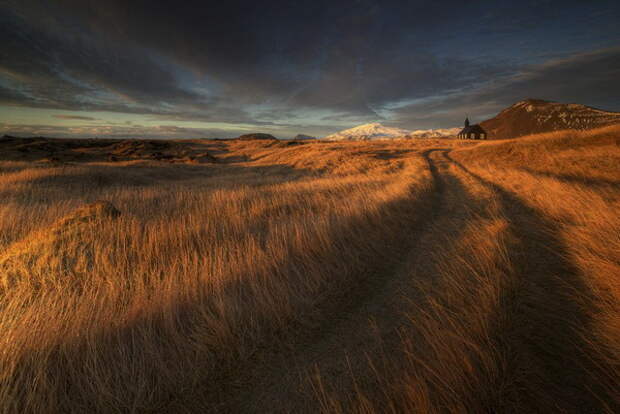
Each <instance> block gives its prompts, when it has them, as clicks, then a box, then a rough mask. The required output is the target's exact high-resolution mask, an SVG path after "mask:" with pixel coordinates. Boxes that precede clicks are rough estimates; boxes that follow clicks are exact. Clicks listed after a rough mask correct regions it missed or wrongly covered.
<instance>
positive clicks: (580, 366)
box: [210, 149, 600, 413]
mask: <svg viewBox="0 0 620 414" xmlns="http://www.w3.org/2000/svg"><path fill="white" fill-rule="evenodd" d="M449 152H450V151H449V150H448V149H432V150H429V151H426V152H424V153H423V156H424V158H425V159H426V160H427V162H428V165H429V169H430V171H431V174H432V177H433V186H432V189H433V190H432V191H431V192H429V194H427V196H426V199H424V200H418V201H417V204H414V205H413V206H412V220H415V225H414V228H415V230H414V231H413V232H410V233H409V234H406V235H405V237H404V238H403V239H402V243H400V248H399V249H398V250H397V251H394V257H395V259H396V260H395V261H393V262H390V263H385V264H383V265H382V267H381V268H379V269H375V271H373V272H371V273H369V274H367V275H361V280H360V283H359V285H358V286H357V287H356V288H355V289H352V290H351V291H350V292H348V294H347V295H346V296H344V297H339V298H334V300H333V301H331V302H330V303H328V304H326V306H327V308H328V309H326V312H324V313H323V315H329V316H328V317H327V318H326V319H324V320H321V321H315V323H314V324H313V325H312V326H310V327H305V328H304V329H301V330H300V331H298V332H295V333H294V334H292V335H291V338H292V339H291V341H290V343H287V344H286V345H285V346H281V347H275V348H272V349H270V350H268V351H267V350H265V351H264V352H260V353H258V354H257V355H255V357H254V359H253V361H252V364H251V366H247V365H246V366H243V367H239V369H238V370H237V371H236V373H235V374H234V380H230V381H229V382H226V381H224V383H223V384H221V387H218V392H217V397H216V399H217V403H216V404H214V405H213V406H211V407H210V408H211V409H213V411H216V412H256V413H261V412H317V411H319V410H323V411H326V410H331V409H332V408H333V407H329V406H328V405H326V404H328V402H326V401H323V402H321V401H320V399H317V394H320V393H321V390H317V383H318V384H320V386H321V387H323V388H324V389H327V390H329V393H331V395H338V399H339V400H340V401H341V402H343V401H345V403H344V404H343V405H342V406H341V408H342V407H344V409H345V410H346V407H347V405H346V401H347V398H349V397H351V396H352V395H353V394H354V393H355V392H357V391H360V390H361V391H362V392H363V393H365V394H366V395H370V396H371V397H376V398H377V399H381V398H382V396H381V395H372V393H373V390H376V389H378V388H379V387H378V386H376V385H377V384H374V383H373V381H375V380H374V379H373V378H375V375H373V374H374V373H373V370H375V369H377V368H376V364H377V363H378V362H377V360H378V359H380V355H386V354H387V355H392V356H393V355H398V354H399V353H402V352H403V349H402V340H401V338H402V336H403V335H411V334H415V333H414V332H412V331H411V329H410V328H407V327H406V326H407V324H408V323H410V322H411V321H407V318H406V316H405V314H404V310H406V309H407V308H408V306H409V304H410V303H411V302H412V301H416V300H417V299H420V300H421V299H422V295H423V292H420V291H418V290H417V288H416V286H419V284H416V283H412V281H413V280H416V281H421V280H424V281H426V282H427V283H430V284H431V285H432V284H433V279H434V278H435V277H437V265H438V263H437V262H436V261H437V256H436V255H434V254H432V252H433V249H436V248H437V246H445V245H446V243H448V242H449V241H450V240H455V239H457V238H458V237H459V234H460V233H461V232H462V231H463V229H464V228H465V227H466V226H467V224H468V223H469V222H470V220H471V219H472V217H474V216H476V217H481V216H485V215H489V214H501V215H503V216H505V217H506V218H507V220H508V222H509V223H510V225H509V229H508V231H509V232H510V233H511V234H512V235H513V236H514V237H513V242H512V245H511V246H510V249H511V253H510V263H511V265H512V271H513V272H514V273H515V275H517V277H518V278H519V281H518V282H517V283H515V284H513V285H512V286H513V289H514V290H513V291H512V292H509V293H507V296H508V297H509V299H508V300H507V301H506V302H505V303H504V305H505V308H504V309H501V313H503V314H502V315H500V316H499V317H501V318H502V319H503V320H504V321H505V323H504V324H503V325H502V327H501V329H502V331H501V332H497V338H498V341H497V344H496V345H497V346H498V355H500V356H501V358H503V359H504V361H503V363H504V365H505V366H504V371H503V372H501V373H500V374H499V375H500V376H501V375H506V376H512V375H515V373H516V372H519V371H523V372H521V373H520V374H517V375H516V376H515V377H516V378H520V381H523V382H524V385H525V383H526V382H527V381H529V380H530V379H531V378H528V376H530V375H533V376H536V377H537V380H538V381H540V380H543V381H544V382H546V383H548V384H549V388H548V389H545V390H540V394H538V395H535V394H532V395H527V394H524V395H511V392H510V391H508V392H507V393H506V394H505V395H503V398H504V399H505V401H504V402H503V403H504V404H507V406H510V407H511V409H514V408H515V407H521V408H522V409H533V410H535V409H537V408H540V407H541V405H542V406H544V405H545V401H544V400H545V398H546V397H545V395H546V394H547V393H552V394H553V395H555V396H556V397H557V395H561V396H562V399H563V401H564V402H565V403H566V407H573V408H575V407H580V408H579V409H580V410H588V409H592V408H594V407H597V408H600V403H599V402H597V401H593V400H588V399H587V398H584V397H583V395H582V393H580V389H582V387H584V386H589V387H591V386H596V385H593V384H594V382H593V379H594V378H596V375H593V372H594V371H595V370H594V368H593V367H592V366H588V365H590V364H588V363H582V362H583V361H582V360H583V358H581V357H580V355H579V354H578V350H577V349H578V347H577V346H576V343H578V342H579V338H575V337H574V333H573V332H574V331H573V328H574V327H578V328H579V327H583V326H584V325H585V324H587V322H588V321H587V320H586V317H585V316H584V315H583V313H582V312H581V311H580V310H579V308H578V306H577V304H575V303H574V302H572V301H571V300H570V298H569V297H568V293H570V290H571V289H575V288H578V289H581V290H585V287H584V286H581V285H580V281H579V277H578V274H577V271H576V269H575V268H574V267H573V266H572V265H571V264H570V263H569V262H568V261H567V260H566V258H565V254H564V249H563V246H562V242H561V240H560V237H559V236H558V235H557V234H556V232H555V229H554V225H553V223H552V222H551V221H549V220H548V219H546V218H545V217H543V216H541V215H540V214H538V213H537V212H536V211H535V210H534V209H532V208H531V207H528V206H527V204H526V203H524V202H523V201H522V200H520V199H519V198H518V197H517V196H516V195H514V194H512V193H510V192H508V191H506V190H504V189H502V188H501V187H500V186H498V185H496V184H494V183H492V182H489V181H486V180H484V179H483V178H481V177H479V176H477V175H476V174H474V173H472V172H470V171H469V170H468V169H467V168H466V167H464V166H463V165H461V164H459V163H458V162H456V161H454V160H453V159H452V158H451V156H450V154H449ZM553 275H555V276H561V277H562V278H563V280H564V282H563V283H562V284H560V283H558V281H559V280H560V279H558V278H555V277H551V276H553ZM546 306H550V307H554V308H555V309H556V311H555V312H546V311H545V307H546ZM558 307H560V308H562V312H559V313H558V312H557V308H558ZM551 314H556V315H559V317H561V318H562V319H561V320H559V319H557V318H556V320H554V319H553V318H549V315H551ZM551 331H553V332H554V336H549V335H548V332H551ZM274 349H275V350H274ZM317 373H320V380H319V381H317V377H316V375H317ZM311 378H314V381H311ZM500 380H501V379H500ZM506 380H508V379H506ZM585 384H588V385H585ZM512 388H513V389H519V384H513V387H512ZM524 388H526V387H524ZM480 398H488V396H480ZM386 403H387V402H386ZM497 403H498V402H497V401H495V404H494V405H495V406H493V407H489V408H493V409H497V408H499V407H497V406H496V404H497ZM491 404H493V403H491ZM551 404H553V403H551Z"/></svg>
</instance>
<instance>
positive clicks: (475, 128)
mask: <svg viewBox="0 0 620 414" xmlns="http://www.w3.org/2000/svg"><path fill="white" fill-rule="evenodd" d="M486 133H487V132H486V131H485V130H484V129H482V127H481V126H480V125H478V124H476V125H469V126H466V127H465V128H463V129H462V130H461V132H459V135H461V134H486Z"/></svg>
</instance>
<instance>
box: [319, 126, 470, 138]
mask: <svg viewBox="0 0 620 414" xmlns="http://www.w3.org/2000/svg"><path fill="white" fill-rule="evenodd" d="M458 131H459V128H447V129H420V130H416V131H410V130H407V129H402V128H394V127H386V126H384V125H382V124H380V123H379V122H373V123H371V124H364V125H359V126H356V127H354V128H350V129H345V130H343V131H340V132H336V133H335V134H331V135H328V136H326V137H325V138H324V139H327V140H332V141H368V140H376V139H394V138H437V137H446V136H454V135H456V133H458Z"/></svg>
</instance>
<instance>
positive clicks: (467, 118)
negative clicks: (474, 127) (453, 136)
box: [465, 117, 469, 128]
mask: <svg viewBox="0 0 620 414" xmlns="http://www.w3.org/2000/svg"><path fill="white" fill-rule="evenodd" d="M468 126H469V117H466V118H465V128H467V127H468Z"/></svg>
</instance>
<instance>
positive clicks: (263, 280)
mask: <svg viewBox="0 0 620 414" xmlns="http://www.w3.org/2000/svg"><path fill="white" fill-rule="evenodd" d="M619 135H620V131H619V130H618V129H613V128H607V129H602V130H599V131H594V132H584V133H555V134H552V135H547V136H539V137H531V138H525V139H522V140H514V141H504V142H501V143H484V144H480V145H476V146H471V143H462V142H451V141H439V140H420V141H405V140H403V141H394V142H369V143H319V142H317V143H307V144H304V145H294V146H288V145H285V144H282V143H276V142H260V141H258V142H251V141H245V142H241V141H233V142H211V143H209V142H206V143H204V142H202V141H197V142H187V145H205V146H206V147H207V149H208V150H209V151H213V152H214V153H217V157H218V158H219V159H220V163H218V164H208V165H180V164H179V165H168V164H164V163H156V162H150V161H149V162H127V163H120V164H119V163H116V164H111V163H101V162H100V163H83V164H70V165H61V166H55V167H51V166H49V165H48V164H45V163H23V162H15V161H0V196H1V198H0V273H2V275H0V296H1V299H2V300H1V301H0V411H3V412H7V413H9V412H119V411H126V412H145V411H159V412H208V411H214V412H217V411H228V410H230V407H231V405H229V403H228V401H229V400H234V399H235V398H236V395H235V393H236V387H237V386H238V387H246V388H248V387H250V386H249V385H248V384H251V376H248V375H246V373H247V372H253V370H256V369H257V368H254V367H256V366H261V361H262V359H263V358H267V357H264V356H263V355H265V354H268V353H269V352H270V351H269V350H272V351H273V350H276V351H277V350H280V349H281V350H286V349H288V348H290V347H292V346H295V347H296V348H300V346H299V345H300V344H305V342H307V341H311V340H312V339H313V338H314V337H313V336H312V335H309V334H307V333H308V332H317V331H319V332H320V327H321V326H323V325H329V324H331V322H330V319H331V318H333V317H334V313H338V312H339V310H340V309H341V308H340V305H341V304H344V303H347V297H348V296H349V295H350V294H351V292H353V291H355V290H356V286H358V285H360V286H362V285H364V283H365V281H366V280H370V279H372V278H375V279H376V278H377V275H380V277H382V278H385V280H386V283H387V282H388V280H390V279H393V278H395V277H396V276H394V275H398V276H397V277H398V279H399V284H396V285H395V286H398V288H395V289H396V290H395V292H397V293H398V294H395V295H394V303H391V304H390V305H389V306H388V305H386V309H387V308H389V309H392V308H394V309H397V311H394V313H393V315H394V318H396V319H395V320H398V321H399V322H398V323H397V324H396V327H394V326H393V324H391V323H390V324H388V323H383V322H382V320H384V321H387V320H388V319H389V318H390V317H391V315H392V314H390V313H389V312H388V313H386V315H384V316H383V317H382V318H383V319H382V318H381V317H379V318H378V320H377V321H376V322H375V324H376V343H373V344H370V343H363V344H361V345H360V344H358V348H352V349H348V352H350V353H351V354H352V355H351V363H350V369H349V370H348V372H345V373H341V374H342V375H340V376H338V377H337V378H336V377H334V376H333V375H332V374H330V375H331V376H330V375H326V374H325V373H324V372H325V369H324V368H325V367H324V366H321V365H320V364H319V365H317V369H316V370H315V371H312V372H306V371H303V372H299V376H303V375H308V376H310V377H311V381H310V382H309V383H306V384H305V385H303V386H304V387H305V389H304V390H303V392H302V390H299V392H300V393H301V394H303V393H304V392H305V393H306V394H308V395H310V397H309V398H310V400H309V401H310V402H311V405H309V406H304V409H305V410H307V411H309V412H316V411H326V412H339V411H340V412H349V411H358V412H382V411H392V412H403V411H418V412H446V411H448V412H489V411H491V412H493V411H494V412H498V411H501V412H524V411H530V412H531V411H542V410H549V411H557V410H560V411H561V410H564V411H580V410H585V409H598V410H599V411H605V410H607V411H609V412H613V410H614V409H615V408H616V407H617V406H618V401H617V399H615V398H617V397H615V396H614V395H615V394H614V387H615V385H617V383H618V366H619V365H618V364H619V362H620V361H619V360H620V356H619V350H620V324H619V323H618V321H619V320H620V311H619V299H620V290H619V284H618V282H617V280H616V279H617V277H616V276H617V275H618V274H620V239H619V236H618V235H619V234H620V218H619V217H618V215H617V214H616V213H615V212H616V211H618V207H620V206H619V205H618V203H620V198H619V197H620V192H619V191H620V190H619V187H618V186H619V185H620V183H619V177H620V174H619V171H618V165H620V164H619V163H618V161H620V159H619V158H620V150H619V148H618V138H617V137H618V136H619ZM466 147H471V148H466ZM439 148H442V149H443V150H442V151H431V152H429V151H430V150H435V149H439ZM452 148H456V149H452ZM451 149H452V150H451ZM428 154H430V155H428ZM429 163H430V164H429ZM429 166H434V168H435V169H436V170H433V169H431V168H429ZM96 200H107V201H110V202H111V203H112V204H114V206H115V207H116V208H118V210H120V212H121V215H120V216H119V217H111V216H101V217H96V218H95V219H92V220H86V221H78V222H74V221H72V222H71V223H73V224H72V225H71V226H70V227H67V226H66V223H67V221H66V220H67V217H69V218H70V217H72V214H74V213H72V212H73V211H74V210H75V209H76V208H79V207H81V206H83V205H84V204H88V203H92V202H94V201H96ZM63 217H64V218H65V219H64V220H65V221H63ZM411 234H416V235H417V236H416V237H415V238H413V239H412V238H411V237H410V235H411ZM414 242H415V243H417V244H415V243H414ZM409 243H414V244H413V245H411V248H412V249H413V250H412V254H411V257H405V256H402V257H401V256H398V255H396V256H395V252H399V251H401V250H402V248H403V246H409ZM416 249H418V250H416ZM396 270H398V271H396ZM362 292H363V290H362ZM378 297H379V298H382V296H378ZM373 300H374V301H375V302H373V305H375V306H376V305H377V303H376V301H377V299H373ZM353 305H355V304H348V305H347V307H346V309H349V310H350V309H353V310H354V311H355V309H356V307H355V306H353ZM358 305H359V306H362V307H363V306H364V303H359V304H358ZM371 308H372V307H371ZM365 312H371V311H365ZM344 325H345V326H348V325H347V324H344ZM317 327H318V328H317ZM359 328H360V329H359V331H361V330H362V329H365V326H361V325H360V326H359ZM343 329H344V328H343ZM333 331H334V332H338V330H337V329H335V328H334V329H333ZM347 334H349V332H347ZM304 335H308V339H307V341H306V340H300V339H299V338H300V337H304ZM313 335H314V334H313ZM326 335H328V334H326ZM350 335H351V336H356V335H360V336H359V337H360V338H365V336H364V337H363V336H361V335H362V334H361V333H359V332H356V330H354V331H351V332H350ZM353 343H356V342H355V341H353V340H351V341H343V346H348V344H353ZM345 344H347V345H345ZM533 344H537V346H533ZM299 352H300V355H304V354H305V351H304V350H303V347H302V348H301V350H300V351H299ZM312 352H318V351H316V350H313V351H312ZM312 352H310V351H308V354H310V353H312ZM568 361H570V362H571V363H572V365H570V366H566V363H567V362H568ZM310 363H311V362H309V364H310ZM304 366H307V365H304ZM290 369H291V370H294V369H296V368H295V367H292V366H291V367H290ZM269 374H270V372H269V371H266V372H265V375H269ZM271 374H273V373H271ZM274 375H275V374H274ZM344 376H351V377H353V380H354V381H353V382H354V386H352V387H349V386H347V385H343V384H344V383H345V382H346V381H344V380H343V377H344ZM246 377H247V378H246ZM248 378H249V379H248ZM237 381H238V382H239V384H238V385H237ZM244 381H247V382H248V383H247V384H246V383H245V382H244ZM343 381H344V382H343ZM280 385H281V387H286V386H292V385H290V384H280ZM250 388H251V387H250ZM250 391H251V389H250ZM304 401H306V402H307V400H304ZM278 404H280V405H277V406H273V407H272V409H273V410H274V411H279V410H280V411H282V410H285V409H289V410H291V409H292V410H294V409H295V408H300V407H299V406H298V407H296V406H295V402H290V403H287V402H286V401H282V402H280V403H278ZM245 409H246V410H247V411H253V410H259V409H260V408H259V406H256V407H254V409H252V407H245Z"/></svg>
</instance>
